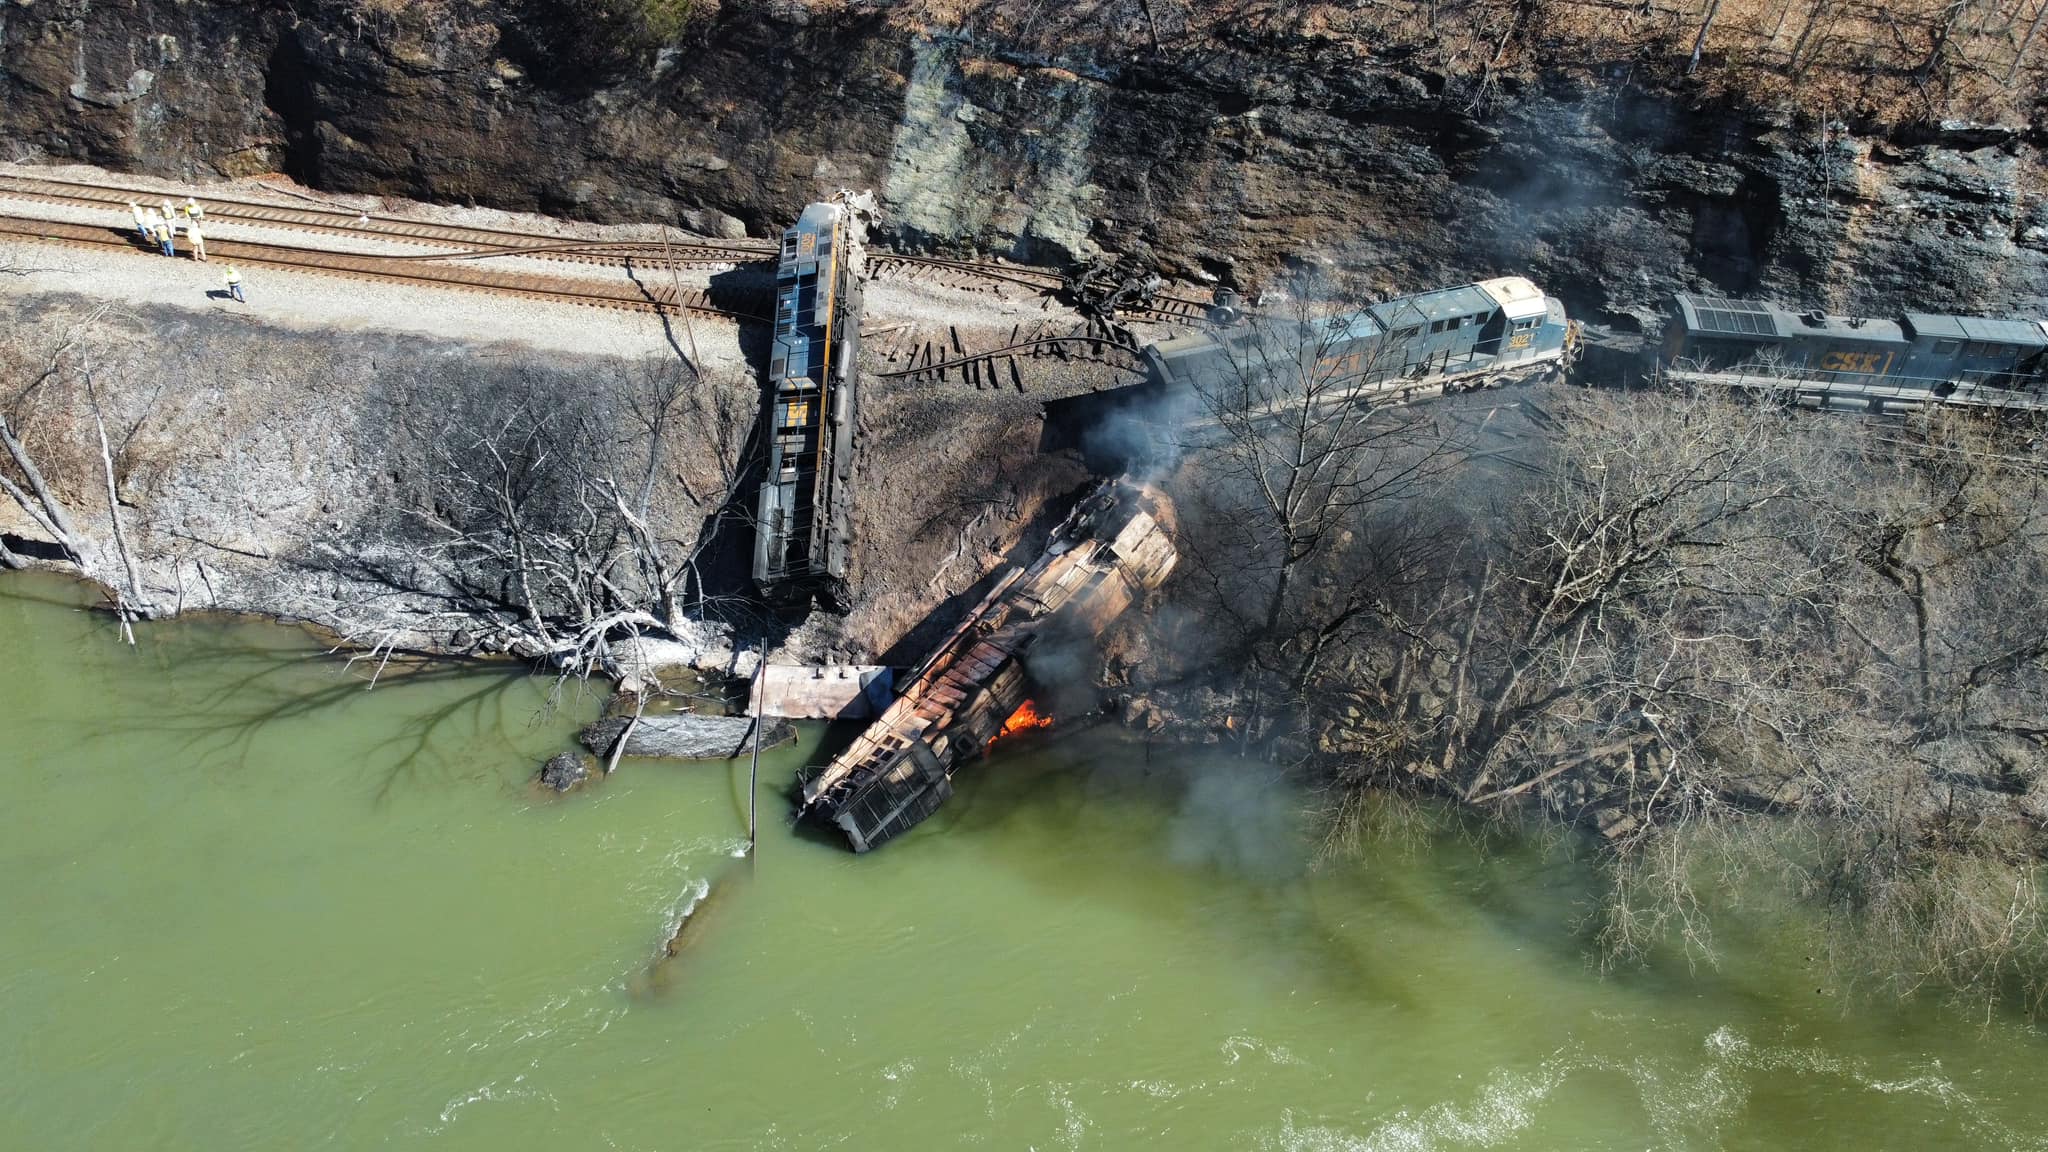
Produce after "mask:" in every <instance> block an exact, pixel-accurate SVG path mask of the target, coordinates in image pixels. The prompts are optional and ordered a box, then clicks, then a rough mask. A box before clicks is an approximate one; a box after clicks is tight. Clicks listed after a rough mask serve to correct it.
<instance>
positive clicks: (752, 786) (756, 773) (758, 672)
mask: <svg viewBox="0 0 2048 1152" xmlns="http://www.w3.org/2000/svg"><path fill="white" fill-rule="evenodd" d="M767 683H768V638H767V637H766V636H763V637H761V658H760V659H759V660H757V661H755V662H754V700H753V704H754V727H753V734H754V762H753V764H752V765H750V766H749V767H748V768H747V858H748V859H752V858H753V855H754V804H755V802H756V801H757V800H758V799H759V793H760V788H759V786H758V782H759V780H760V777H761V710H762V706H763V705H764V704H766V703H767V700H766V699H765V697H766V695H767V693H766V692H765V691H764V689H765V688H766V687H767Z"/></svg>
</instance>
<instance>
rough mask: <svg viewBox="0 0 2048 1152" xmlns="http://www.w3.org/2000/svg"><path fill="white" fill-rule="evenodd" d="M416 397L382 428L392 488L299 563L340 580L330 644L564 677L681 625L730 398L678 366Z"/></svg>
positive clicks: (734, 426)
mask: <svg viewBox="0 0 2048 1152" xmlns="http://www.w3.org/2000/svg"><path fill="white" fill-rule="evenodd" d="M417 386H418V387H420V388H422V389H424V390H425V391H426V392H427V393H428V395H429V396H430V397H431V399H430V400H429V401H428V402H426V403H417V402H414V401H411V400H409V401H407V402H406V403H404V404H402V405H400V406H397V407H395V408H394V409H393V411H392V412H390V413H389V419H390V421H391V422H392V425H393V428H394V431H395V433H396V439H397V440H398V441H399V442H400V445H401V447H400V448H399V449H398V451H400V452H401V453H402V454H403V456H404V458H405V464H404V466H403V467H401V468H398V469H394V471H395V472H397V473H400V474H402V475H404V476H405V477H406V480H405V483H404V484H403V486H402V487H400V488H399V489H398V490H396V491H393V492H392V493H391V495H390V497H389V499H388V500H387V501H385V502H384V503H382V504H381V505H380V506H379V507H377V508H375V509H373V510H372V511H371V512H370V514H369V515H368V516H367V517H366V518H365V521H364V522H363V523H359V524H357V525H354V526H346V525H345V526H344V530H343V531H341V532H338V533H337V534H336V535H335V537H334V538H333V539H330V540H328V541H325V542H323V543H322V544H321V545H320V546H319V547H318V548H317V549H316V550H315V551H314V553H313V554H312V555H310V556H307V557H305V558H304V562H305V563H307V564H309V565H310V566H312V567H314V568H316V569H319V570H321V571H323V572H326V573H328V574H330V575H334V576H338V577H341V578H342V579H343V581H344V584H343V586H342V587H341V588H340V589H338V590H337V592H336V593H335V594H334V595H333V596H332V597H330V599H329V600H328V602H327V603H325V604H324V605H323V609H322V617H323V619H324V620H325V621H326V622H327V623H329V624H330V625H331V626H333V627H334V628H335V629H336V630H337V631H338V632H339V633H340V634H341V635H342V637H343V639H344V641H345V642H347V643H349V644H350V645H352V646H354V647H357V648H359V649H362V650H365V651H367V652H369V653H371V654H373V655H374V654H378V653H385V654H388V653H389V652H390V651H392V650H394V649H396V648H402V647H408V646H412V645H415V644H418V643H421V642H422V641H429V642H432V643H433V644H435V645H437V646H453V647H457V648H461V647H487V648H491V649H495V650H503V651H509V652H512V653H515V654H517V655H519V656H521V657H524V658H527V659H531V660H534V661H536V662H539V663H542V664H545V665H547V666H550V667H552V668H555V669H558V670H560V671H561V672H562V673H563V674H564V675H571V674H577V675H580V674H587V673H589V672H592V671H595V670H598V669H601V668H606V667H609V666H610V665H611V664H612V662H613V659H614V645H615V644H616V642H617V641H618V640H619V639H620V638H622V637H626V636H634V635H641V634H655V635H663V634H669V635H673V634H676V633H677V632H678V631H679V630H682V629H686V628H687V627H689V621H688V620H687V619H686V617H687V616H688V615H689V613H687V612H686V611H685V608H684V607H683V604H682V598H683V592H684V588H685V586H686V584H687V583H688V581H689V577H690V572H691V571H692V566H693V565H694V564H695V563H696V561H697V558H698V551H699V549H700V548H701V546H702V541H701V538H700V532H699V530H698V529H699V526H700V525H701V524H702V523H703V521H704V517H705V513H706V511H707V510H706V508H705V504H706V503H707V502H713V503H714V504H715V502H723V501H726V500H727V499H728V498H729V496H730V494H731V492H732V491H733V490H734V489H735V487H736V485H737V483H738V477H739V476H740V467H741V465H740V461H739V459H738V452H739V451H740V449H741V447H742V445H743V444H744V435H745V433H744V428H745V421H747V420H751V418H752V415H753V413H752V412H751V410H742V409H741V408H740V407H739V405H738V402H737V400H736V399H735V397H736V395H737V390H736V389H735V388H734V387H732V386H731V385H730V384H729V383H716V382H708V381H705V380H703V379H702V378H700V377H699V376H698V375H697V374H696V373H695V372H694V371H692V370H691V369H690V368H689V366H688V365H687V364H685V363H683V362H681V361H679V360H650V361H648V362H646V363H643V364H639V365H635V366H632V367H631V368H629V369H625V370H621V371H619V372H617V373H616V374H612V375H609V376H602V377H599V378H597V379H595V380H587V381H579V382H578V386H577V387H576V388H574V389H572V390H566V391H565V389H564V388H563V382H562V380H561V379H560V378H559V377H558V376H556V375H555V374H552V373H549V372H546V371H543V370H540V369H539V368H537V367H536V366H531V365H519V366H515V367H513V368H512V369H511V370H509V371H499V372H493V373H491V374H489V375H488V376H483V377H477V378H474V379H462V378H456V377H455V376H454V375H452V374H451V375H450V376H449V377H445V378H441V379H437V380H435V381H429V382H419V383H418V384H417ZM707 448H708V449H709V450H708V451H707ZM725 453H730V454H731V455H729V456H728V455H725ZM712 456H716V457H717V458H716V459H712V458H710V457H712ZM707 475H708V476H710V477H713V478H714V479H713V480H712V481H711V482H710V483H706V480H705V477H706V476H707Z"/></svg>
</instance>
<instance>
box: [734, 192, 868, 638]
mask: <svg viewBox="0 0 2048 1152" xmlns="http://www.w3.org/2000/svg"><path fill="white" fill-rule="evenodd" d="M865 230H866V221H865V216H864V205H862V204H860V203H859V202H858V198H854V197H848V196H845V195H842V196H839V197H836V198H834V199H833V200H832V201H831V202H829V203H820V204H812V205H810V206H809V207H807V208H805V209H804V212H803V215H802V216H801V217H799V218H798V219H797V223H796V227H794V228H791V229H790V230H789V231H788V232H785V233H784V234H783V237H782V251H781V254H780V257H779V259H778V262H777V266H776V273H775V332H774V341H775V342H774V344H773V346H772V348H771V350H770V353H769V362H768V386H767V389H766V392H767V411H766V413H765V415H766V421H767V423H766V427H767V437H766V439H767V456H768V461H767V473H766V475H765V476H763V477H762V480H761V491H760V498H759V500H758V501H757V504H756V513H757V517H756V520H755V528H754V584H755V586H756V587H757V588H758V589H759V590H760V592H761V594H762V596H763V597H764V598H765V599H767V600H769V601H770V602H771V603H775V604H780V605H785V606H792V607H794V606H806V607H807V606H809V605H810V603H811V602H812V601H814V600H816V601H820V602H822V603H824V604H825V605H826V606H827V607H828V608H832V609H834V610H837V611H843V610H844V608H845V606H846V601H847V589H846V565H847V556H848V553H849V552H850V550H851V544H852V536H853V495H854V493H853V461H854V451H853V430H854V420H855V411H856V404H857V403H858V392H859V377H860V371H859V368H858V355H859V351H860V307H861V281H862V272H863V270H862V266H861V264H862V258H863V254H862V250H861V246H862V242H863V240H864V239H865V235H864V233H865Z"/></svg>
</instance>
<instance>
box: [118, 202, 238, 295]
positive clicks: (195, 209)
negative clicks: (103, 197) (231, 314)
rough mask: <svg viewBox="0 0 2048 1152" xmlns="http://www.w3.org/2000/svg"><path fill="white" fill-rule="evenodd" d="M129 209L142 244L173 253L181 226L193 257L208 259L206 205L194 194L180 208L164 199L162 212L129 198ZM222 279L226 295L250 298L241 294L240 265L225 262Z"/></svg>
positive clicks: (167, 254) (175, 252)
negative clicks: (226, 267) (225, 287)
mask: <svg viewBox="0 0 2048 1152" xmlns="http://www.w3.org/2000/svg"><path fill="white" fill-rule="evenodd" d="M128 210H129V211H130V212H133V213H134V214H135V230H136V231H137V232H138V233H140V234H141V236H142V242H143V243H144V244H152V245H155V246H157V247H158V248H160V249H162V250H163V254H164V255H166V256H176V255H177V254H178V243H177V240H178V232H179V230H180V228H181V227H182V228H183V230H184V233H185V239H186V240H187V241H189V242H190V243H191V246H192V258H193V259H194V260H197V261H199V262H200V263H202V264H203V263H206V262H207V260H206V233H205V231H204V228H205V224H206V208H205V207H204V206H202V205H201V204H200V203H199V201H198V199H197V198H195V197H191V196H188V197H186V198H185V206H184V207H183V208H177V207H174V206H172V204H171V202H170V201H169V200H165V201H164V202H163V210H162V211H161V212H159V211H158V210H157V209H156V208H155V207H153V206H145V205H143V204H140V203H137V202H135V201H132V200H131V201H129V203H128ZM180 216H182V217H184V220H183V221H182V224H181V222H180V220H179V217H180ZM221 283H222V284H224V285H226V286H227V290H228V295H229V296H232V297H233V298H234V299H235V300H236V301H238V302H239V303H243V304H247V303H248V302H249V299H248V297H246V296H244V295H242V272H241V269H239V268H236V267H235V266H234V265H233V264H230V265H228V270H227V272H225V273H224V274H222V276H221Z"/></svg>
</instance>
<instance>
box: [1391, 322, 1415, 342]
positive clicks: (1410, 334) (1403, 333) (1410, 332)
mask: <svg viewBox="0 0 2048 1152" xmlns="http://www.w3.org/2000/svg"><path fill="white" fill-rule="evenodd" d="M1421 334H1422V326H1421V325H1420V324H1417V325H1415V326H1414V327H1411V328H1403V329H1401V330H1400V331H1398V332H1395V333H1394V339H1396V340H1413V339H1415V338H1416V337H1417V336H1420V335H1421Z"/></svg>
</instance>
